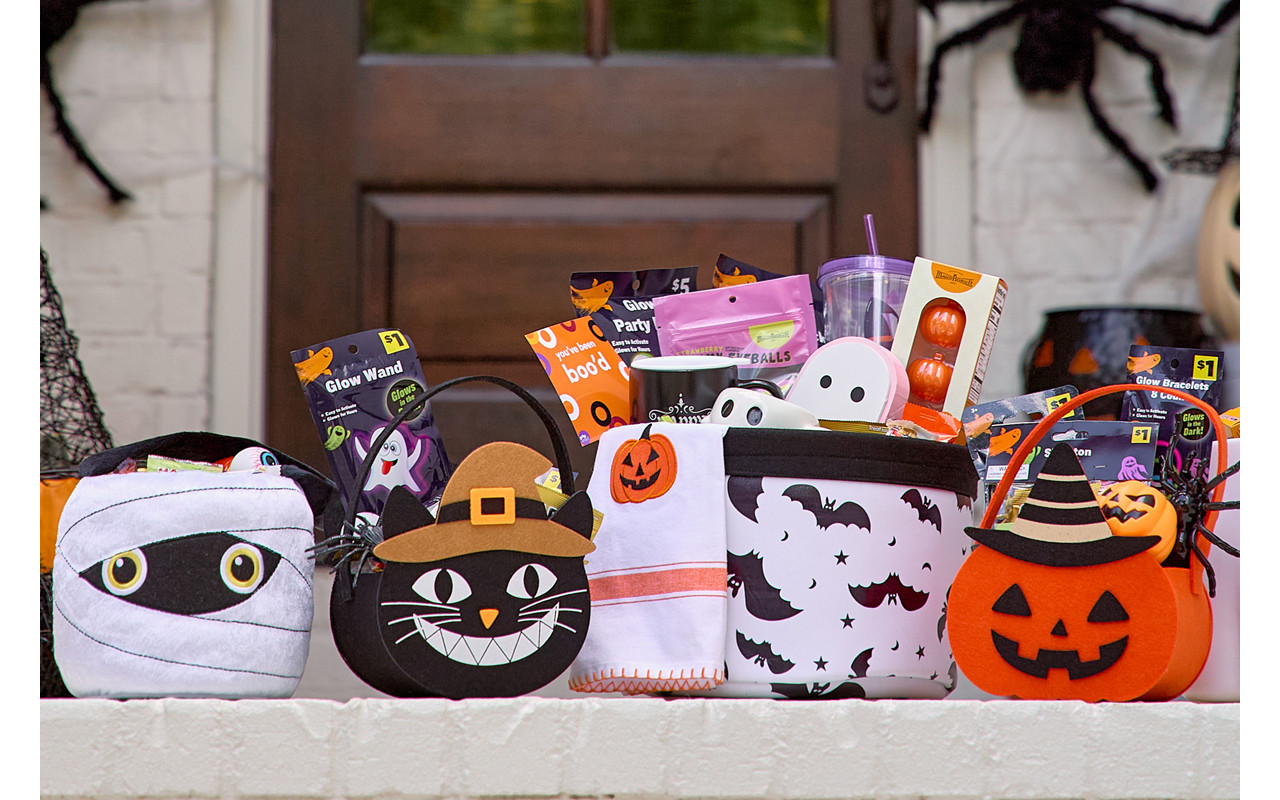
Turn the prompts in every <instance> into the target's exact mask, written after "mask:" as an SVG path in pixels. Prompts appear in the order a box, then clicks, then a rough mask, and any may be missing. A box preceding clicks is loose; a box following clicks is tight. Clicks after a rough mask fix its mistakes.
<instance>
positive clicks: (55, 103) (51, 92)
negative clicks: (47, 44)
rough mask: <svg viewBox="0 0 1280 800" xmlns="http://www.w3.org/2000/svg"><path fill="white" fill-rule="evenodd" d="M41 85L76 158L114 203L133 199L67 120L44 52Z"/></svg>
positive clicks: (54, 121) (55, 125)
mask: <svg viewBox="0 0 1280 800" xmlns="http://www.w3.org/2000/svg"><path fill="white" fill-rule="evenodd" d="M40 85H41V86H43V87H44V93H45V96H46V97H48V98H49V105H50V106H51V107H52V108H53V127H54V130H56V131H57V133H58V136H59V137H60V138H61V139H62V141H63V142H65V143H66V145H67V147H69V148H71V152H72V154H73V155H75V157H76V160H77V161H79V162H80V163H81V164H83V165H84V166H85V167H86V168H88V170H89V171H90V172H92V173H93V177H95V178H97V179H98V182H99V183H101V184H102V185H103V187H105V188H106V190H107V195H108V196H109V197H110V198H111V202H112V203H121V202H124V201H125V200H132V199H133V196H132V195H130V194H129V193H128V192H126V191H125V190H124V189H121V188H120V187H119V186H118V185H117V184H116V182H115V181H113V180H112V179H111V176H109V175H107V173H105V172H103V170H102V167H100V166H98V162H96V161H94V160H93V156H91V155H89V151H88V150H87V149H85V146H84V143H83V142H81V141H80V135H79V134H77V133H76V130H75V128H73V127H71V123H70V122H69V121H68V120H67V112H66V108H65V107H63V105H62V97H61V96H60V95H59V94H58V90H57V89H56V88H55V87H54V85H53V71H52V68H51V67H50V66H49V57H48V56H47V55H46V54H45V53H43V52H42V53H41V54H40Z"/></svg>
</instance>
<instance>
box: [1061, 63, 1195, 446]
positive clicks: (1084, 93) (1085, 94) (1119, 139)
mask: <svg viewBox="0 0 1280 800" xmlns="http://www.w3.org/2000/svg"><path fill="white" fill-rule="evenodd" d="M1095 66H1096V65H1095V63H1094V56H1093V54H1092V53H1090V54H1089V55H1088V57H1087V58H1086V59H1085V66H1084V75H1083V76H1082V77H1081V79H1080V96H1081V97H1082V98H1084V107H1085V108H1086V109H1088V111H1089V117H1090V118H1091V119H1092V120H1093V126H1094V127H1095V128H1096V129H1097V130H1098V132H1099V133H1101V134H1102V137H1103V138H1104V139H1106V140H1107V142H1108V143H1109V144H1110V145H1111V146H1112V147H1113V148H1115V149H1116V150H1117V151H1118V152H1119V153H1120V155H1122V156H1124V158H1125V160H1126V161H1128V162H1129V165H1130V166H1132V167H1133V168H1134V169H1135V170H1136V171H1137V173H1138V175H1139V176H1140V177H1141V178H1142V185H1143V186H1145V187H1146V188H1147V191H1148V192H1153V191H1155V189H1156V187H1157V186H1159V185H1160V179H1159V178H1157V177H1156V174H1155V172H1153V171H1152V169H1151V166H1150V165H1149V164H1147V162H1146V161H1143V160H1142V157H1141V156H1139V155H1138V154H1137V153H1135V152H1134V151H1133V148H1132V147H1130V146H1129V142H1128V140H1126V139H1125V138H1124V137H1123V136H1121V135H1120V132H1119V131H1117V130H1116V129H1115V128H1113V127H1111V123H1110V122H1108V121H1107V118H1106V117H1104V116H1103V115H1102V109H1101V108H1099V107H1098V101H1097V100H1096V99H1095V98H1094V96H1093V78H1094V75H1095ZM1172 451H1173V442H1169V450H1168V451H1167V453H1166V455H1165V467H1168V466H1169V461H1170V460H1172V458H1173V455H1172Z"/></svg>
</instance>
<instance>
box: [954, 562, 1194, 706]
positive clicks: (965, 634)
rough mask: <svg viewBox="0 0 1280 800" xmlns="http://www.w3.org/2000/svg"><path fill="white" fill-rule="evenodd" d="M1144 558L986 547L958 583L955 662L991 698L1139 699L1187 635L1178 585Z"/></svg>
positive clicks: (1158, 678)
mask: <svg viewBox="0 0 1280 800" xmlns="http://www.w3.org/2000/svg"><path fill="white" fill-rule="evenodd" d="M1161 569H1162V567H1161V566H1160V565H1159V563H1158V562H1157V561H1156V560H1155V559H1153V558H1150V557H1148V556H1147V554H1146V553H1145V552H1139V553H1136V554H1134V555H1131V556H1129V557H1127V558H1121V559H1119V560H1116V561H1111V562H1107V563H1102V564H1092V565H1089V566H1081V567H1061V566H1050V565H1045V564H1034V563H1030V562H1026V561H1020V560H1018V559H1016V558H1012V557H1010V556H1007V555H1004V554H1003V553H999V552H997V551H996V550H995V549H994V548H991V547H985V546H984V547H979V548H977V549H976V550H974V552H973V553H971V554H970V555H969V557H968V558H967V559H966V560H965V563H964V565H963V566H962V567H961V569H960V572H959V573H958V574H957V575H956V579H955V581H954V582H953V583H952V586H951V594H950V596H949V599H948V614H947V626H948V630H949V636H950V639H951V649H952V652H953V653H954V654H955V659H956V664H957V665H958V666H959V667H960V669H961V670H963V671H964V673H965V675H967V676H968V677H969V679H970V680H972V681H973V683H974V685H975V686H977V687H978V688H980V689H982V690H983V691H985V692H990V693H992V694H998V695H1005V696H1013V697H1021V698H1026V699H1035V700H1050V699H1062V700H1069V699H1075V700H1087V701H1090V702H1096V701H1099V700H1115V701H1123V700H1132V699H1134V698H1136V697H1139V696H1142V695H1143V694H1144V693H1145V692H1147V691H1148V690H1150V689H1151V687H1153V686H1154V685H1156V683H1157V682H1158V681H1159V680H1160V679H1161V676H1162V675H1163V674H1164V672H1165V670H1166V668H1167V667H1168V665H1169V662H1170V658H1171V657H1172V655H1173V652H1174V645H1175V643H1176V640H1177V638H1178V609H1177V601H1176V598H1175V596H1174V591H1173V588H1172V587H1171V585H1170V583H1169V581H1168V580H1167V579H1166V578H1165V576H1164V575H1163V574H1162V573H1161Z"/></svg>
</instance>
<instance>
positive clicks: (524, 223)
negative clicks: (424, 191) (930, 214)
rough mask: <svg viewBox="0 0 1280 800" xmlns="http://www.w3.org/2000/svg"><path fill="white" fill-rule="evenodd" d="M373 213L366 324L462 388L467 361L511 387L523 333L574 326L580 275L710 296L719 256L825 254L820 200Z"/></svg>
mask: <svg viewBox="0 0 1280 800" xmlns="http://www.w3.org/2000/svg"><path fill="white" fill-rule="evenodd" d="M366 202H367V203H368V206H369V213H368V219H369V220H370V225H371V226H375V227H380V228H382V231H381V232H380V233H379V235H378V240H379V241H384V240H385V241H386V242H388V246H387V247H386V248H385V249H382V250H381V255H382V257H381V258H377V257H376V256H371V260H370V263H369V276H368V278H367V279H366V286H368V287H369V292H368V294H367V295H366V302H365V304H364V307H365V316H364V322H363V324H364V325H366V326H370V327H371V326H374V325H381V324H390V325H393V326H395V327H397V328H400V329H401V330H404V331H409V332H411V333H410V335H411V336H412V337H413V338H414V341H415V343H416V344H417V347H418V355H419V357H420V358H422V359H423V363H424V365H428V364H429V365H430V366H431V367H432V371H433V372H437V374H439V375H441V376H442V377H453V370H452V369H451V368H450V367H449V366H448V365H449V364H450V363H451V362H457V361H463V362H492V363H489V364H488V368H489V371H490V372H493V373H494V374H500V375H501V374H503V373H504V372H505V370H506V369H508V368H509V367H513V366H514V367H516V368H517V369H518V368H520V367H524V366H528V365H530V364H532V363H533V360H532V356H531V353H530V350H529V347H528V345H527V344H526V343H525V341H524V337H523V334H524V333H528V332H531V331H535V330H538V329H539V328H543V327H546V326H547V325H551V324H554V323H557V322H561V321H564V320H566V319H569V318H571V317H573V316H574V313H575V312H574V309H573V306H572V305H571V304H570V302H569V281H568V277H569V275H570V273H572V272H576V271H581V270H627V269H633V268H635V266H636V265H639V264H644V265H650V266H664V267H682V266H688V265H702V267H701V273H700V275H699V282H698V285H700V286H704V287H709V286H710V285H711V271H712V269H713V265H714V264H715V260H716V257H717V255H718V254H719V253H720V252H722V249H721V248H724V249H725V250H727V252H728V253H730V254H733V253H750V254H751V258H752V261H753V263H755V264H756V265H757V266H761V267H764V268H766V269H770V270H774V271H777V272H783V273H795V272H802V271H805V270H812V269H814V268H816V267H817V266H818V265H819V264H820V263H821V260H822V259H823V258H824V257H825V256H826V253H827V248H826V241H827V238H828V231H827V225H826V221H827V217H828V215H829V204H828V202H827V199H826V198H825V197H821V196H798V197H787V198H776V197H741V196H732V195H727V196H724V195H722V196H690V197H672V196H639V197H636V196H631V195H608V196H601V195H570V196H564V195H555V194H522V195H513V194H494V195H449V194H434V195H408V194H374V195H369V196H367V198H366ZM388 276H389V277H388ZM381 287H385V291H379V289H380V288H381ZM514 332H519V334H520V335H513V333H514ZM548 385H549V384H548Z"/></svg>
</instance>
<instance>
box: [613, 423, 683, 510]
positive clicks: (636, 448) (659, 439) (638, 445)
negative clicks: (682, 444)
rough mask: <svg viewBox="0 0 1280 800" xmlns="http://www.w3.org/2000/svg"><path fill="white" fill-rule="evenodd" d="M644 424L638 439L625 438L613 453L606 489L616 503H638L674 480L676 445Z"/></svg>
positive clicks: (660, 490)
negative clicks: (607, 488)
mask: <svg viewBox="0 0 1280 800" xmlns="http://www.w3.org/2000/svg"><path fill="white" fill-rule="evenodd" d="M652 427H653V425H652V424H649V425H646V426H645V428H644V432H643V433H641V434H640V438H639V439H628V440H626V441H625V442H623V443H622V445H621V446H620V447H619V448H618V450H617V452H615V453H614V454H613V463H612V465H611V466H610V469H609V491H610V494H612V495H613V500H614V502H616V503H642V502H644V501H645V500H651V499H653V498H655V497H661V496H662V495H664V494H666V493H667V490H668V489H670V488H671V487H672V485H674V484H675V482H676V448H675V445H674V444H672V443H671V440H670V439H668V438H667V437H666V436H663V435H662V434H660V433H654V434H650V429H651V428H652Z"/></svg>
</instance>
